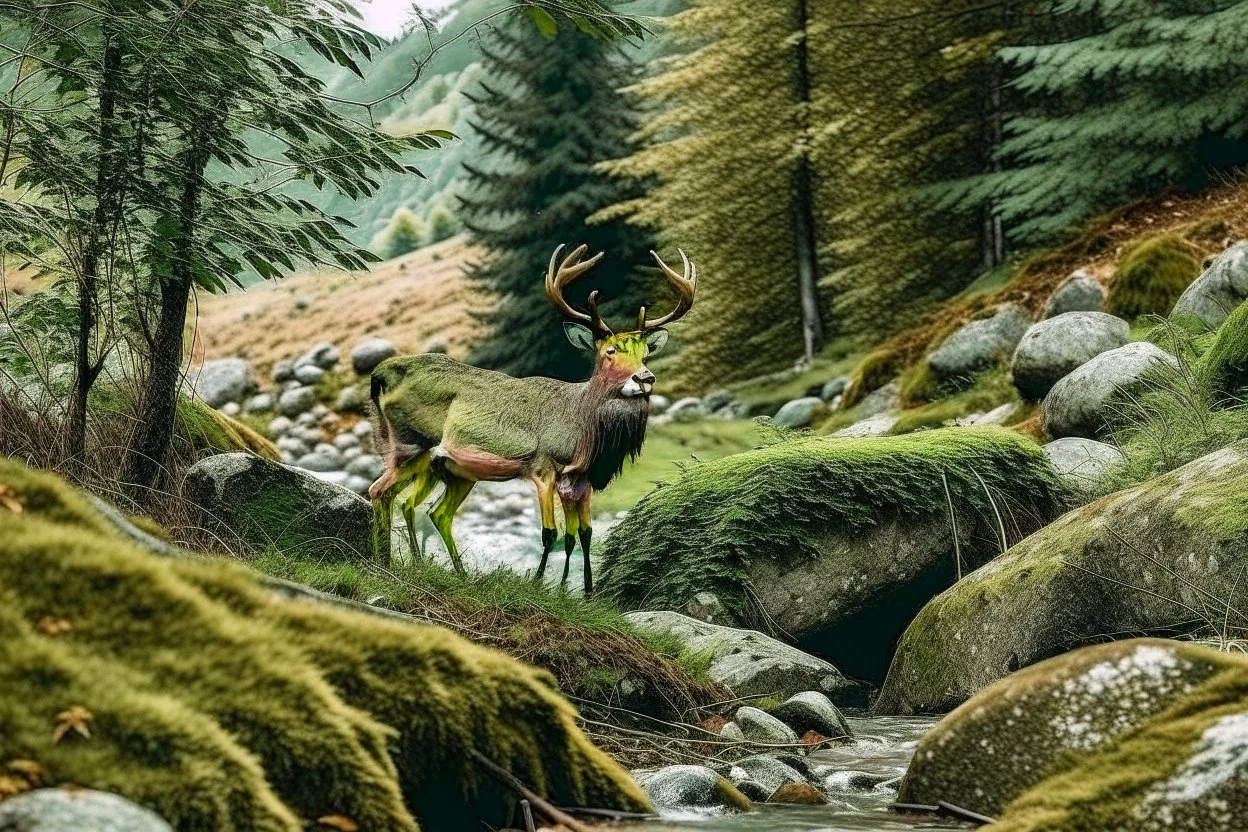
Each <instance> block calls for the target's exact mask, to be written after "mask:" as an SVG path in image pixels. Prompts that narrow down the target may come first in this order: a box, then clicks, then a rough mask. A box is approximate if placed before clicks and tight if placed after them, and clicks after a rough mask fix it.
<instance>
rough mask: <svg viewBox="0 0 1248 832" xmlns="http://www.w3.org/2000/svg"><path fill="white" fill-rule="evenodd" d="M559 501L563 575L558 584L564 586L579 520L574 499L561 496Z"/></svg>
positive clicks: (566, 582) (574, 545) (574, 546)
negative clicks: (560, 508)
mask: <svg viewBox="0 0 1248 832" xmlns="http://www.w3.org/2000/svg"><path fill="white" fill-rule="evenodd" d="M560 501H561V502H562V503H563V577H562V578H560V579H559V586H562V587H566V586H567V585H568V570H569V569H570V568H571V566H572V550H574V549H575V548H576V531H577V528H578V527H579V525H580V520H579V517H578V515H577V513H576V501H575V500H569V499H567V498H566V497H562V496H561V497H560Z"/></svg>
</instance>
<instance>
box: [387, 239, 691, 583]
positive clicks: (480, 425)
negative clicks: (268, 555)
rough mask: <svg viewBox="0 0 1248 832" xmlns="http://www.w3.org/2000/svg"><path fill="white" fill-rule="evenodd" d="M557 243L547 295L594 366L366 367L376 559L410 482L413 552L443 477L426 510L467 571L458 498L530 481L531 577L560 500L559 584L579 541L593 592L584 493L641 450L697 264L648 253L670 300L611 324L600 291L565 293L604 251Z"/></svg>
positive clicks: (415, 363) (401, 360) (422, 361)
mask: <svg viewBox="0 0 1248 832" xmlns="http://www.w3.org/2000/svg"><path fill="white" fill-rule="evenodd" d="M564 248H565V247H564V246H563V245H560V246H559V247H557V248H556V249H555V251H554V254H553V255H552V256H551V258H550V265H549V266H548V268H547V270H546V278H545V288H546V297H547V299H548V300H549V301H550V303H551V305H552V306H553V307H554V308H555V310H556V311H557V312H559V313H560V314H561V315H562V316H563V317H564V318H565V319H566V320H565V321H564V324H563V327H564V332H565V334H566V335H567V338H568V340H569V341H570V342H571V343H572V345H573V346H574V347H576V348H578V349H580V350H583V351H585V352H587V353H590V354H591V355H592V356H593V361H594V365H593V372H592V373H591V375H590V377H589V378H588V379H587V380H586V381H583V382H567V381H559V380H556V379H552V378H545V377H540V376H530V377H526V378H514V377H512V376H509V375H506V374H504V373H499V372H495V371H493V370H487V369H482V368H479V367H473V366H471V365H468V364H464V363H461V362H459V361H456V360H454V359H452V358H450V357H448V356H446V355H442V354H435V353H428V354H421V355H406V356H396V357H393V358H389V359H386V360H385V361H383V362H382V363H381V364H380V365H378V366H377V368H376V369H375V370H374V371H373V374H372V379H371V398H372V402H373V410H374V413H375V416H376V425H375V429H376V437H377V447H378V450H379V452H380V453H381V455H382V459H383V461H384V470H383V472H382V474H381V476H380V477H379V478H378V479H377V481H376V482H374V483H373V484H372V486H371V487H370V488H369V497H370V498H371V499H372V500H373V505H374V514H375V518H376V526H377V530H378V531H377V533H376V541H377V542H376V544H375V545H376V546H377V548H378V553H379V555H380V556H381V557H383V558H384V557H388V552H389V539H390V528H391V522H392V520H391V518H392V509H393V502H394V500H395V499H396V497H398V496H400V495H401V494H402V492H403V491H404V490H405V489H407V488H409V487H410V489H411V490H410V492H409V493H408V496H407V498H406V499H405V500H404V501H403V503H402V512H403V519H404V523H405V525H406V527H407V533H408V540H409V543H410V545H411V551H412V552H413V553H416V552H419V551H420V547H419V546H418V545H417V540H416V522H417V510H418V508H419V507H420V506H421V505H422V504H423V503H424V502H425V500H426V499H427V498H428V497H429V496H430V495H431V494H432V493H433V491H434V489H435V488H436V487H437V486H438V484H442V485H443V486H444V489H443V492H442V494H441V496H440V497H439V498H438V501H437V503H436V504H435V505H434V506H433V508H432V510H431V511H430V512H429V517H430V519H431V520H432V522H433V526H434V528H435V529H436V530H437V533H438V536H439V537H440V538H441V539H442V542H443V544H444V545H445V546H446V550H447V553H448V554H449V555H450V558H451V563H452V565H453V566H454V568H455V570H456V572H458V573H459V574H463V573H464V566H463V562H462V559H461V557H460V554H459V549H458V548H457V547H456V545H455V539H454V537H453V536H452V533H451V527H452V524H453V522H454V518H455V514H456V512H457V511H458V510H459V508H460V506H461V505H463V502H464V500H466V499H467V498H468V495H469V493H470V492H471V491H472V489H473V487H474V486H475V485H476V484H477V483H478V482H481V481H483V480H485V481H490V482H501V481H506V480H514V479H527V480H529V481H531V482H532V483H533V485H534V487H535V489H536V492H537V504H538V510H539V514H540V516H541V524H542V559H541V563H540V564H539V565H538V567H537V572H536V574H535V576H534V579H535V580H536V581H537V582H539V583H540V582H542V581H543V579H544V575H545V572H546V564H547V559H548V558H549V557H550V553H551V551H552V550H553V549H554V546H555V543H556V540H557V536H558V531H557V528H556V525H555V522H556V521H555V499H556V498H558V499H559V501H560V502H561V504H562V508H563V514H564V564H563V578H562V579H561V580H560V586H561V587H566V585H567V580H568V571H569V568H570V566H571V561H572V553H573V550H574V549H575V547H576V544H577V542H578V539H579V542H580V547H581V555H582V558H583V562H584V578H585V580H584V592H585V594H586V595H587V596H588V595H592V594H593V591H594V588H593V575H592V570H591V567H590V560H589V551H590V543H591V540H592V537H593V529H592V527H591V519H590V501H591V499H592V496H593V493H594V492H595V491H601V490H603V489H604V488H606V487H607V486H608V485H609V484H610V483H611V481H612V480H613V479H615V477H616V476H618V475H619V474H620V473H621V472H622V471H623V470H624V465H625V462H626V461H627V460H629V459H635V458H636V456H637V454H638V453H640V451H641V448H642V444H643V443H644V441H645V436H646V425H647V422H648V419H649V414H650V395H651V393H652V392H653V390H654V384H655V375H654V373H653V372H651V371H650V369H649V368H648V367H647V366H646V360H647V359H648V358H649V357H650V356H652V355H655V354H656V353H658V352H659V350H661V349H662V348H663V347H664V345H666V343H667V341H668V331H667V329H666V328H665V327H666V326H667V325H668V324H671V323H673V322H675V321H677V320H679V319H680V318H682V317H684V316H685V315H686V314H687V313H688V312H689V310H690V309H692V308H693V299H694V294H695V292H696V290H697V279H698V274H697V267H696V266H695V265H694V264H693V263H691V262H690V260H689V258H688V257H687V256H686V255H685V252H684V251H683V250H681V251H680V258H681V261H682V263H683V267H684V268H683V273H677V272H676V271H675V270H674V269H672V268H671V267H670V266H668V265H667V264H666V263H664V262H663V260H662V259H661V258H660V257H659V255H658V254H656V253H655V252H653V251H652V252H650V254H651V256H652V257H653V258H654V260H655V262H656V263H657V264H658V267H659V270H660V271H661V272H662V273H663V275H664V276H665V278H666V281H667V283H668V285H670V286H671V288H672V289H674V290H675V293H676V305H675V308H674V309H673V310H672V311H671V312H669V313H667V314H666V315H662V316H660V317H657V318H651V317H650V313H649V311H648V310H647V308H646V307H645V306H642V307H641V309H640V310H639V312H638V315H637V328H636V329H632V330H628V331H622V332H618V333H617V332H614V331H613V330H612V329H611V328H610V327H609V326H608V325H607V324H606V322H605V321H604V320H603V318H602V315H601V314H599V311H598V295H599V292H598V291H597V290H595V291H593V292H591V293H590V294H589V296H588V299H587V301H586V304H585V306H586V308H585V309H578V308H576V307H574V306H573V305H572V304H571V303H569V302H568V301H567V299H566V298H565V296H564V295H565V291H566V289H567V287H568V286H570V285H571V284H572V283H573V282H574V281H576V280H577V279H579V278H581V277H583V276H584V275H585V274H587V273H588V272H589V271H590V270H591V269H593V267H594V266H596V265H597V264H598V263H599V261H601V260H602V258H603V256H604V255H605V252H599V253H598V254H596V255H594V256H593V257H591V258H589V259H588V260H586V259H584V256H585V253H586V252H587V251H588V247H587V246H584V245H581V246H579V247H577V248H576V249H574V250H573V251H571V252H570V253H569V254H568V255H567V256H566V257H563V258H562V259H560V257H561V255H562V253H563V250H564Z"/></svg>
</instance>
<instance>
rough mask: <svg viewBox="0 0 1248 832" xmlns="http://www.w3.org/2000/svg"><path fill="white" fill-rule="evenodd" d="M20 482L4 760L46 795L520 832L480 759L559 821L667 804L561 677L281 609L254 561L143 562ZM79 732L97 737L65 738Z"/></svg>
mask: <svg viewBox="0 0 1248 832" xmlns="http://www.w3.org/2000/svg"><path fill="white" fill-rule="evenodd" d="M0 484H3V485H4V486H5V488H6V491H5V493H6V497H7V499H6V501H5V503H4V504H0V761H9V762H11V761H14V760H24V761H29V763H30V764H33V765H34V766H36V767H38V768H39V769H41V770H42V771H43V772H45V773H44V774H43V780H44V782H45V784H46V785H50V786H56V785H59V784H68V783H72V784H74V785H76V786H80V787H87V788H97V789H102V790H105V791H112V792H116V793H118V794H121V795H123V796H125V797H127V798H129V799H131V800H133V801H135V802H136V803H138V804H140V805H143V806H146V807H148V808H150V809H152V810H153V811H155V812H157V813H158V814H160V815H162V816H163V817H165V818H166V819H167V820H169V821H170V823H171V824H172V825H173V826H174V827H175V828H177V829H183V830H190V829H248V830H257V832H300V831H301V830H304V829H306V828H308V826H309V824H311V823H312V822H313V821H315V820H316V819H317V818H322V817H327V816H341V817H343V818H346V819H349V821H350V822H351V823H352V824H353V825H358V827H359V828H360V829H386V830H393V832H404V830H407V832H415V830H416V829H417V828H418V826H417V824H418V822H419V823H420V824H421V825H422V826H423V827H424V828H426V829H469V828H478V827H479V826H481V825H488V826H491V827H500V826H507V825H515V823H516V821H517V817H516V815H517V813H516V801H517V797H516V796H515V795H514V793H513V792H511V791H510V790H509V789H507V788H505V787H502V786H500V785H498V784H497V783H495V782H493V781H492V780H490V779H489V778H488V776H486V774H485V772H484V771H483V770H482V768H481V767H480V764H479V763H477V762H476V761H475V760H474V758H473V757H472V752H473V751H474V750H475V751H479V752H480V753H481V754H483V755H484V756H486V757H487V758H490V759H491V760H493V761H494V762H496V763H498V764H499V765H501V766H503V767H504V768H506V769H508V770H509V771H511V772H513V773H514V774H515V776H516V777H518V778H519V779H520V780H521V781H523V782H525V783H526V784H527V785H528V786H529V787H530V788H532V789H534V790H535V791H537V792H538V793H541V794H544V795H546V796H547V797H548V798H549V799H550V800H552V801H553V802H554V803H556V804H563V805H580V806H586V805H591V806H607V807H616V808H620V809H629V810H645V809H646V808H648V805H647V801H646V798H645V796H644V795H643V794H642V793H641V791H640V790H639V789H638V787H637V786H636V784H634V783H633V781H632V780H631V778H630V777H629V776H628V773H627V772H625V771H624V770H623V769H621V768H620V767H619V766H617V765H616V764H615V763H613V762H612V761H611V760H610V759H608V758H607V757H606V755H605V754H603V753H602V752H601V751H599V750H598V749H597V748H595V747H594V746H592V745H591V744H590V743H589V742H588V740H586V738H585V737H584V736H583V735H582V733H581V732H580V730H579V729H578V728H577V727H576V722H575V716H576V714H575V712H574V711H573V709H572V708H571V706H570V705H568V704H567V702H566V701H564V700H563V699H562V698H561V697H560V696H559V695H558V694H557V693H556V692H555V690H554V680H553V679H552V678H551V676H550V675H549V674H548V673H546V672H545V671H541V670H537V669H534V668H531V667H528V666H526V665H524V664H522V663H520V662H518V661H516V660H514V659H512V658H510V657H508V656H506V655H504V654H502V653H499V652H496V651H494V650H490V649H487V648H483V647H479V646H477V645H473V644H471V643H469V642H467V641H465V640H464V639H462V638H460V637H459V636H456V635H454V634H453V633H451V632H449V631H447V630H445V629H442V628H439V627H433V626H421V625H413V624H409V623H406V622H400V621H390V620H386V619H385V618H383V617H380V616H371V615H364V614H361V613H359V612H355V611H348V610H343V609H338V608H335V607H333V606H330V605H321V604H314V603H310V602H309V601H306V600H292V599H289V598H281V597H278V596H277V595H275V594H274V592H273V590H272V589H271V588H269V587H267V586H265V585H263V584H262V583H261V582H260V581H259V580H258V579H257V576H256V575H255V573H254V572H252V571H251V570H249V569H247V568H245V567H243V566H241V565H239V564H237V563H232V562H228V561H224V560H215V561H213V560H201V559H198V558H187V559H184V560H183V559H177V558H162V557H158V556H156V555H153V554H150V553H148V552H145V551H142V550H139V549H137V548H135V547H134V546H133V545H132V544H130V543H129V542H128V541H127V540H126V539H124V538H123V537H121V536H120V535H118V534H117V533H116V532H115V531H114V529H113V527H112V526H111V525H109V524H108V523H107V522H106V521H105V520H104V519H103V518H102V517H101V516H100V515H98V514H97V513H95V512H94V511H93V510H92V509H90V508H89V507H88V505H87V503H86V501H85V500H84V499H83V497H82V496H81V495H79V494H77V493H76V492H74V491H73V490H71V489H70V488H68V487H66V486H65V485H64V484H63V483H62V482H61V481H59V480H58V479H56V478H54V477H52V476H49V475H46V474H38V473H34V472H31V471H29V470H27V469H25V468H23V467H22V466H20V465H18V464H16V463H14V462H12V461H9V460H5V459H0ZM15 503H16V505H18V506H19V508H20V510H18V511H15V510H13V505H14V504H15ZM75 716H76V718H77V719H78V720H79V722H80V723H81V724H86V725H87V727H88V730H89V733H90V736H89V737H87V736H82V735H78V734H76V733H74V732H72V731H71V732H70V733H68V734H66V735H65V736H64V737H58V735H57V734H56V733H54V730H55V729H57V727H58V726H65V727H69V726H70V725H71V724H72V723H71V722H70V718H72V717H75ZM29 767H30V766H28V768H29ZM10 779H12V778H10ZM339 828H345V826H341V825H340V826H339Z"/></svg>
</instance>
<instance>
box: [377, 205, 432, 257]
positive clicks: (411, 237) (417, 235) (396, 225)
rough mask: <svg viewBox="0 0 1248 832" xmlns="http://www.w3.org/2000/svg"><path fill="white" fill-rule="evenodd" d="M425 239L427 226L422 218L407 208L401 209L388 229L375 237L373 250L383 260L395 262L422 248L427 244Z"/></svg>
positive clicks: (388, 225) (392, 218) (392, 217)
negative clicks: (394, 260) (397, 258)
mask: <svg viewBox="0 0 1248 832" xmlns="http://www.w3.org/2000/svg"><path fill="white" fill-rule="evenodd" d="M425 237H426V231H425V224H424V222H423V221H422V220H421V219H420V217H418V216H416V215H415V214H413V213H412V212H411V211H409V210H408V209H406V208H399V209H398V210H396V211H395V212H394V214H393V215H392V216H391V217H390V222H389V223H387V225H386V227H385V228H383V229H382V230H381V231H379V232H377V236H375V237H373V242H372V243H371V248H372V249H373V251H374V252H376V253H377V254H378V255H379V256H380V257H382V258H383V259H385V260H393V259H394V258H396V257H402V256H403V255H404V254H407V253H408V252H412V251H415V250H416V249H418V248H420V247H421V246H422V245H424V244H425Z"/></svg>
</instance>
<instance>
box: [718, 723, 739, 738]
mask: <svg viewBox="0 0 1248 832" xmlns="http://www.w3.org/2000/svg"><path fill="white" fill-rule="evenodd" d="M719 736H720V738H721V739H725V740H731V741H732V742H745V734H744V733H742V731H741V726H740V725H737V723H735V722H726V723H724V727H723V728H720V729H719Z"/></svg>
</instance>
